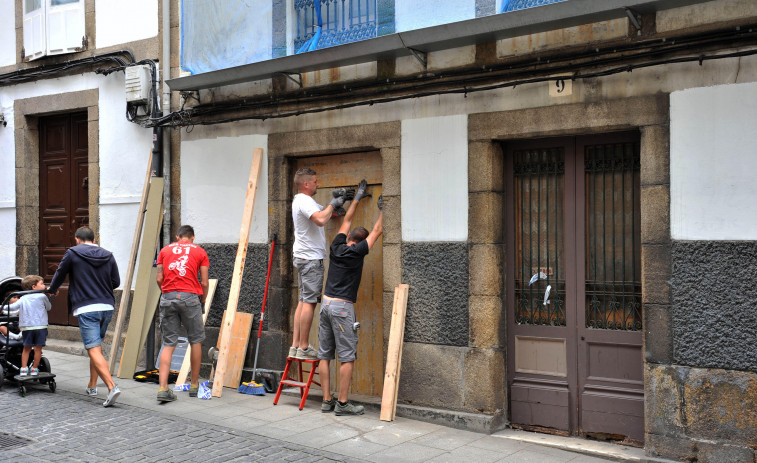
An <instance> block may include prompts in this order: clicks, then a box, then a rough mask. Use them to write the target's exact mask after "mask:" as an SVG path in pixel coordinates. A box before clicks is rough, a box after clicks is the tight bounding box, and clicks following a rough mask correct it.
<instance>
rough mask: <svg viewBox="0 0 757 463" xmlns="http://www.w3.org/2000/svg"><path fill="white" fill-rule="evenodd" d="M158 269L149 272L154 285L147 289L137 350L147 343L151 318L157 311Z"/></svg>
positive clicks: (158, 294) (158, 296) (158, 301)
mask: <svg viewBox="0 0 757 463" xmlns="http://www.w3.org/2000/svg"><path fill="white" fill-rule="evenodd" d="M157 276H158V268H157V267H153V268H152V271H151V272H150V278H152V281H153V282H154V283H155V284H152V285H150V286H148V287H147V303H146V304H145V315H144V317H143V318H142V335H141V336H140V337H139V349H140V351H141V350H142V346H144V345H145V342H146V341H147V335H148V334H149V332H150V325H152V321H153V318H155V312H156V311H157V310H158V304H160V294H161V290H160V286H158V282H157Z"/></svg>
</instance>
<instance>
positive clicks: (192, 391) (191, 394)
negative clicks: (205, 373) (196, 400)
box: [189, 384, 200, 397]
mask: <svg viewBox="0 0 757 463" xmlns="http://www.w3.org/2000/svg"><path fill="white" fill-rule="evenodd" d="M199 390H200V385H199V384H197V385H195V386H192V385H191V384H190V385H189V397H197V391H199Z"/></svg>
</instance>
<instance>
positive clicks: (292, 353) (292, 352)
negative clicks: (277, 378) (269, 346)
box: [287, 346, 297, 359]
mask: <svg viewBox="0 0 757 463" xmlns="http://www.w3.org/2000/svg"><path fill="white" fill-rule="evenodd" d="M295 357H297V348H296V347H294V346H292V347H290V348H289V355H287V358H292V359H293V358H295Z"/></svg>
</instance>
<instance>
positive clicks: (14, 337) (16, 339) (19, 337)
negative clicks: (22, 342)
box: [8, 333, 22, 341]
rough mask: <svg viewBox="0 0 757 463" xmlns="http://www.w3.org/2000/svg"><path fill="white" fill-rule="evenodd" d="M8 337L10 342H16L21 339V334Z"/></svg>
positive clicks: (10, 334) (11, 334)
mask: <svg viewBox="0 0 757 463" xmlns="http://www.w3.org/2000/svg"><path fill="white" fill-rule="evenodd" d="M8 336H9V337H10V338H11V340H12V341H18V340H19V339H21V338H22V336H21V333H8Z"/></svg>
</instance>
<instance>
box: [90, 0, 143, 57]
mask: <svg viewBox="0 0 757 463" xmlns="http://www.w3.org/2000/svg"><path fill="white" fill-rule="evenodd" d="M156 35H158V0H129V1H113V0H96V1H95V40H96V42H97V43H95V46H97V48H104V47H110V46H112V45H118V44H121V43H127V42H132V41H134V40H142V39H149V38H150V37H155V36H156Z"/></svg>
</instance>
